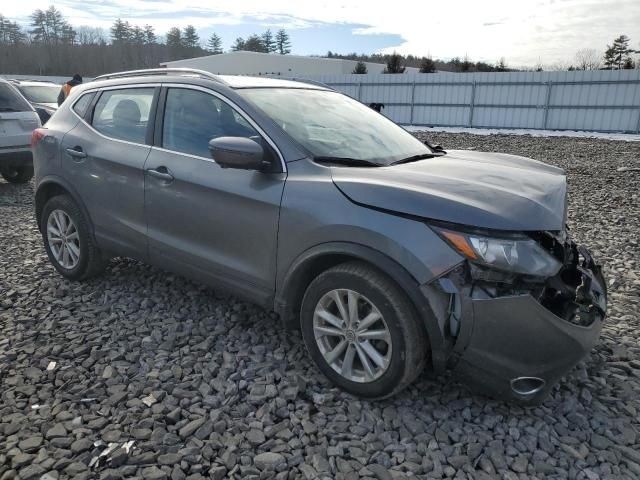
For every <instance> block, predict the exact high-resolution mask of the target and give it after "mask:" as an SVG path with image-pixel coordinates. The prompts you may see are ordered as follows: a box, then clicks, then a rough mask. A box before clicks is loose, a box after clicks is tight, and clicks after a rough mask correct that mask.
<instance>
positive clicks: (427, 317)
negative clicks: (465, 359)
mask: <svg viewBox="0 0 640 480" xmlns="http://www.w3.org/2000/svg"><path fill="white" fill-rule="evenodd" d="M348 260H362V261H364V262H366V263H368V264H370V265H373V266H374V267H375V268H377V269H378V270H380V271H381V272H383V273H385V274H386V275H388V276H389V277H390V278H391V279H392V280H393V281H395V282H396V283H397V284H398V285H399V286H400V288H401V289H402V290H403V291H404V292H405V293H406V294H407V295H408V297H409V299H410V300H411V302H412V303H413V305H414V307H415V309H416V313H417V315H418V317H419V318H420V319H421V320H422V322H423V324H424V327H425V330H426V332H427V336H428V339H429V345H430V347H431V354H432V360H433V366H434V369H435V370H436V371H443V370H444V368H445V365H446V359H447V353H448V344H447V342H446V340H445V336H444V332H443V331H442V329H441V327H440V325H439V323H438V320H437V318H436V316H435V315H434V313H433V311H432V309H431V306H430V305H429V302H428V301H427V299H426V298H425V296H424V295H423V294H422V292H421V291H420V288H419V283H418V281H417V280H416V279H415V278H414V277H413V276H412V275H411V274H410V273H409V272H408V271H407V270H406V269H405V268H404V267H402V266H401V265H400V264H398V263H397V262H396V261H394V260H393V259H391V258H390V257H388V256H386V255H384V254H382V253H380V252H379V251H376V250H374V249H372V248H370V247H367V246H365V245H360V244H356V243H350V242H327V243H323V244H320V245H316V246H314V247H312V248H309V249H308V250H306V251H305V252H303V253H302V254H301V255H299V256H298V257H297V258H296V259H295V260H294V261H293V262H292V264H291V266H290V267H289V269H288V270H287V272H286V273H285V274H284V275H283V277H282V280H281V282H280V283H279V285H277V286H276V295H275V300H274V310H275V311H276V312H277V313H278V314H279V315H280V317H281V319H282V320H283V321H284V323H285V325H287V326H289V327H295V326H297V325H298V315H299V309H300V302H301V299H302V296H303V295H304V291H305V289H306V286H307V285H308V283H309V282H310V281H311V280H312V277H313V275H315V273H314V272H316V271H317V270H318V266H319V265H320V266H321V267H320V269H325V268H330V267H331V266H333V264H336V263H340V262H342V261H348Z"/></svg>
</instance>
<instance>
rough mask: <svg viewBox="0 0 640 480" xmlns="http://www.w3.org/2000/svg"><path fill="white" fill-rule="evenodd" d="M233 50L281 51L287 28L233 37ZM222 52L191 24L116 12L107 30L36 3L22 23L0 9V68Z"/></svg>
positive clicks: (30, 70) (137, 63)
mask: <svg viewBox="0 0 640 480" xmlns="http://www.w3.org/2000/svg"><path fill="white" fill-rule="evenodd" d="M231 50H232V51H238V50H250V51H257V52H265V53H273V54H281V55H286V54H288V53H290V52H291V40H290V37H289V34H288V33H287V32H286V31H285V30H283V29H281V30H278V31H277V32H275V33H273V32H271V30H267V31H265V32H263V33H262V34H259V35H257V34H256V35H251V36H249V37H248V38H247V39H246V40H245V39H242V38H237V39H236V41H235V43H234V44H233V46H232V48H231ZM220 53H224V50H223V48H222V38H221V37H220V36H219V35H217V34H216V33H213V34H211V36H209V38H207V39H206V40H204V41H203V40H202V39H201V38H200V36H199V34H198V32H197V30H196V29H195V27H194V26H193V25H187V26H185V27H182V28H180V27H177V26H176V27H172V28H170V29H169V30H168V31H167V32H166V34H165V35H158V34H157V33H156V31H155V29H154V27H153V26H152V25H134V24H131V23H129V21H127V20H123V19H120V18H118V19H117V20H116V21H115V22H114V23H113V25H112V26H111V28H110V29H109V31H108V32H105V31H104V30H103V29H101V28H97V27H91V26H86V25H82V26H78V27H74V26H72V25H71V24H70V23H69V22H68V21H67V20H66V19H65V18H64V16H63V15H62V13H61V12H60V11H59V10H58V9H57V8H56V7H55V6H53V5H52V6H50V7H49V8H47V9H46V10H41V9H37V10H35V11H34V12H33V13H32V14H31V15H30V24H29V26H28V27H27V28H25V27H22V26H21V25H20V24H18V23H17V22H14V21H11V20H10V19H8V18H6V17H5V16H3V15H2V14H0V71H1V72H2V73H20V74H26V75H29V74H32V75H67V74H71V73H76V72H78V73H80V74H81V75H83V76H96V75H100V74H103V73H108V72H113V71H118V70H131V69H138V68H151V67H157V66H159V64H160V63H161V62H167V61H171V60H178V59H183V58H193V57H199V56H203V55H216V54H220Z"/></svg>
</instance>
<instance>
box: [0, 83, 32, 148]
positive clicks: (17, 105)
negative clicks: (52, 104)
mask: <svg viewBox="0 0 640 480" xmlns="http://www.w3.org/2000/svg"><path fill="white" fill-rule="evenodd" d="M39 125H40V122H39V120H38V115H37V114H36V112H35V111H34V110H33V108H32V107H31V105H29V102H27V101H26V100H25V99H24V98H23V97H22V95H20V93H18V91H17V90H16V89H15V88H14V87H13V86H12V85H9V84H8V83H4V82H0V153H10V152H13V151H18V150H26V149H29V144H30V142H31V132H32V131H33V130H34V129H35V128H38V126H39Z"/></svg>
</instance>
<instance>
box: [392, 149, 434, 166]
mask: <svg viewBox="0 0 640 480" xmlns="http://www.w3.org/2000/svg"><path fill="white" fill-rule="evenodd" d="M445 155H446V153H445V152H433V153H421V154H420V155H412V156H411V157H407V158H403V159H402V160H398V161H397V162H393V163H392V164H391V165H398V164H400V163H409V162H415V161H417V160H424V159H425V158H433V157H443V156H445Z"/></svg>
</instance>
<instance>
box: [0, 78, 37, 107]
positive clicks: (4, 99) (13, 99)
mask: <svg viewBox="0 0 640 480" xmlns="http://www.w3.org/2000/svg"><path fill="white" fill-rule="evenodd" d="M31 110H32V108H31V106H30V105H29V102H27V101H26V100H25V99H24V98H23V97H22V95H20V93H18V91H17V90H16V89H15V88H13V87H12V86H11V85H9V84H8V83H0V112H28V111H31Z"/></svg>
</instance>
